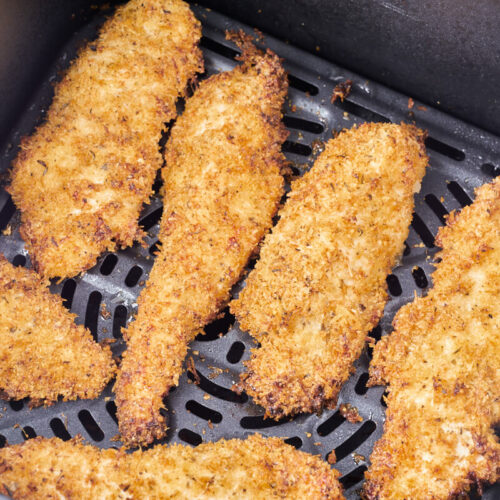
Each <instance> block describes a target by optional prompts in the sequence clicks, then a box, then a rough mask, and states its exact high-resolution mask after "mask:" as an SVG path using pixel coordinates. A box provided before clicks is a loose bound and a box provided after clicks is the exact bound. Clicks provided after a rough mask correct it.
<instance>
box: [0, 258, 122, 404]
mask: <svg viewBox="0 0 500 500" xmlns="http://www.w3.org/2000/svg"><path fill="white" fill-rule="evenodd" d="M47 285H48V282H47V281H46V280H43V279H42V278H40V277H39V276H38V275H37V274H36V273H35V272H34V271H31V270H28V269H25V268H23V267H14V266H13V265H12V264H10V263H9V262H8V261H7V259H5V257H4V256H3V255H0V336H1V339H0V390H1V391H2V397H3V398H6V399H23V398H26V397H30V398H32V401H31V402H32V404H33V403H34V404H39V403H42V402H43V403H45V404H50V403H51V402H54V401H56V400H57V398H58V397H59V396H62V398H63V399H65V400H68V399H76V398H89V399H92V398H96V397H98V396H99V394H100V393H101V391H102V390H103V389H104V387H105V386H106V384H107V383H108V382H109V380H110V379H111V378H112V377H113V375H114V373H115V369H116V365H115V363H114V361H113V359H112V357H111V351H110V349H109V347H101V346H100V345H99V344H97V343H96V342H94V339H93V338H92V335H91V333H90V332H89V331H88V330H87V329H86V328H84V327H83V326H82V325H76V324H75V322H74V319H75V317H76V316H75V315H74V314H71V313H70V312H68V311H67V310H66V308H65V307H64V306H63V304H62V299H61V298H60V297H59V296H57V295H53V294H52V293H50V291H49V290H48V288H47Z"/></svg>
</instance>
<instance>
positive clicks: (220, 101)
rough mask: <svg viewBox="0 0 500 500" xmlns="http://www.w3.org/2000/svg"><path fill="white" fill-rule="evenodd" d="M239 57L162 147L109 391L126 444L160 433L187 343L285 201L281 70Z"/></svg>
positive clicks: (269, 57)
mask: <svg viewBox="0 0 500 500" xmlns="http://www.w3.org/2000/svg"><path fill="white" fill-rule="evenodd" d="M242 59H243V64H242V65H240V66H237V67H236V68H235V69H233V70H232V71H230V72H226V73H220V74H218V75H215V76H212V77H211V78H209V79H208V80H206V81H204V82H202V83H201V85H200V87H199V88H198V90H197V91H196V92H195V94H194V96H193V97H191V99H189V100H188V101H187V102H186V108H185V111H184V113H183V115H182V116H181V117H180V118H179V119H178V120H177V123H176V124H175V126H174V127H173V128H172V133H171V136H170V138H169V141H168V142H167V146H166V153H165V160H166V166H165V167H164V170H163V172H162V173H163V180H164V209H163V217H162V220H161V227H160V235H159V239H160V241H161V243H162V247H161V251H160V253H159V255H158V256H157V257H156V261H155V263H154V266H153V269H152V271H151V273H150V277H149V280H148V282H147V285H146V288H145V289H144V290H143V292H142V293H141V295H140V297H139V299H138V314H137V317H136V319H135V321H134V322H133V323H132V324H131V325H130V327H129V328H128V329H127V330H126V331H125V332H124V336H125V338H126V339H127V342H128V349H127V351H126V352H125V353H124V356H123V360H122V364H121V368H120V370H119V373H118V377H117V382H116V385H115V392H116V404H117V406H118V420H119V424H120V433H121V436H122V441H123V443H124V444H126V445H127V446H134V445H144V444H148V443H150V442H151V441H152V440H153V439H155V438H160V437H162V436H163V435H164V434H165V431H166V425H165V419H164V417H163V416H162V415H161V414H160V408H162V407H163V397H164V396H165V395H166V394H167V393H168V391H169V389H170V388H171V387H172V386H174V385H177V382H178V379H179V375H180V374H181V370H182V362H183V360H184V358H185V356H186V353H187V349H188V343H189V342H191V341H192V340H193V339H194V337H195V336H196V334H198V333H199V332H200V330H201V329H202V328H203V326H204V325H205V324H207V323H208V322H210V321H211V320H213V319H214V318H216V317H217V314H218V313H219V311H220V310H221V308H222V307H223V306H224V305H225V304H226V303H227V301H228V300H229V294H230V290H231V287H232V286H233V285H234V284H235V283H236V281H237V280H238V279H239V277H240V276H241V274H242V272H243V270H244V267H245V265H246V263H247V261H248V259H249V258H250V257H251V255H252V254H253V253H254V252H255V251H256V249H257V246H258V244H259V242H260V240H261V238H262V237H263V235H264V234H265V233H266V231H267V230H268V229H269V228H270V227H271V224H272V217H273V216H274V214H275V213H276V210H277V206H278V203H279V201H280V198H281V196H282V194H283V177H282V175H281V173H280V172H281V168H282V167H283V164H284V161H285V160H284V156H283V155H282V153H281V144H282V142H283V141H284V140H285V138H286V136H287V133H286V131H285V129H284V126H283V125H282V123H281V121H280V119H281V106H282V104H283V101H284V98H285V95H286V92H287V80H286V77H285V72H284V70H283V67H282V66H281V63H280V61H279V59H278V57H277V56H276V55H275V54H273V53H271V52H268V53H267V54H265V55H263V54H261V53H260V52H258V51H256V50H255V48H253V46H250V45H247V44H246V45H245V49H244V54H243V56H242Z"/></svg>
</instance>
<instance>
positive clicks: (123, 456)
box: [0, 434, 344, 500]
mask: <svg viewBox="0 0 500 500" xmlns="http://www.w3.org/2000/svg"><path fill="white" fill-rule="evenodd" d="M0 474H1V479H0V493H3V494H9V495H11V496H12V498H14V499H15V500H17V499H21V498H22V499H26V500H29V499H37V500H38V499H40V498H47V499H49V498H50V499H52V498H54V499H55V498H57V499H59V498H61V497H64V498H79V499H94V498H99V499H103V500H105V499H112V498H113V499H123V500H125V499H127V500H131V499H136V498H151V499H153V498H154V499H163V498H165V499H166V498H179V499H189V500H192V499H193V498H200V499H201V498H214V499H215V498H220V499H222V498H224V499H225V498H241V499H249V500H250V499H251V500H253V499H262V500H264V499H268V498H301V499H311V500H312V499H318V500H319V499H324V500H327V499H330V500H342V499H343V498H344V496H343V495H342V489H341V486H340V484H339V482H338V480H337V478H338V476H339V473H338V472H337V471H336V470H334V469H333V470H332V469H330V467H329V466H328V464H327V463H326V462H324V461H322V460H321V459H320V458H319V457H316V456H313V455H309V454H307V453H304V452H301V451H297V450H295V448H293V447H292V446H290V445H287V444H285V443H284V442H283V441H282V440H281V439H278V438H264V437H262V436H260V435H258V434H255V435H253V436H250V437H249V438H247V439H245V440H239V439H231V440H229V441H225V440H220V441H218V442H216V443H206V444H201V445H199V446H198V447H196V448H191V447H189V446H182V445H172V446H161V445H158V446H156V447H154V448H152V449H149V450H147V451H140V450H139V451H135V452H134V453H131V454H127V453H124V451H123V450H114V449H110V450H101V449H99V448H96V447H94V446H89V445H83V444H81V442H80V441H79V440H78V439H72V440H71V441H67V442H64V441H61V440H59V439H57V438H52V439H44V438H40V437H39V438H35V439H30V440H29V441H27V442H25V443H23V444H21V445H15V446H8V447H6V448H3V449H2V450H0Z"/></svg>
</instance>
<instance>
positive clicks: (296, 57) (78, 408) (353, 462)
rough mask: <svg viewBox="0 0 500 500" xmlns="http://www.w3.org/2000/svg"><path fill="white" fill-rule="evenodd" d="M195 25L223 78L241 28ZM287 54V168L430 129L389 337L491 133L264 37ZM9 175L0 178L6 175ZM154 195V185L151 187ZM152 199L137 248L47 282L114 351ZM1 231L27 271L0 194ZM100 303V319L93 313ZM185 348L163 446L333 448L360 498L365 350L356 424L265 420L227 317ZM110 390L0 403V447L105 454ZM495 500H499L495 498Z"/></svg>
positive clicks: (495, 157) (48, 89)
mask: <svg viewBox="0 0 500 500" xmlns="http://www.w3.org/2000/svg"><path fill="white" fill-rule="evenodd" d="M193 9H194V11H195V14H196V15H197V17H198V18H199V19H200V20H201V21H202V23H203V33H204V37H203V39H202V47H203V52H204V55H205V64H206V75H211V74H213V73H216V72H219V71H226V70H229V69H231V68H232V67H234V65H235V64H236V63H235V61H234V56H235V55H236V54H237V51H236V50H235V47H234V45H232V44H231V43H230V42H227V41H226V40H225V38H224V31H225V30H226V29H232V30H234V29H244V30H245V31H247V32H251V29H249V28H248V27H245V26H243V25H241V24H239V23H237V22H234V21H232V20H230V19H228V18H226V17H224V16H221V15H219V14H217V13H215V12H211V11H207V10H205V9H203V8H201V7H198V6H193ZM103 20H104V15H102V14H97V15H96V17H95V18H94V19H93V20H92V21H91V22H90V23H89V24H88V25H86V26H85V27H84V28H83V29H81V30H80V31H79V32H77V33H75V34H74V36H73V38H72V39H71V40H70V41H69V43H68V44H67V45H66V46H64V47H63V48H62V50H61V53H60V56H59V57H58V59H57V61H56V63H55V64H54V65H53V67H52V68H51V69H50V71H49V72H48V74H47V75H46V78H45V79H44V80H43V81H42V82H41V83H40V87H39V89H38V91H37V92H36V94H35V95H34V96H33V98H32V100H31V102H29V103H27V106H26V109H25V111H24V113H23V114H22V115H21V116H20V117H19V121H18V123H17V125H16V127H15V128H14V130H12V133H11V136H10V138H9V141H8V144H7V145H6V146H5V148H4V149H3V150H2V151H0V161H1V164H0V170H1V171H2V172H6V171H7V169H8V168H9V166H10V163H11V161H12V159H13V157H14V156H15V154H16V151H17V146H18V144H19V141H20V138H21V137H22V136H23V135H26V134H29V133H30V132H31V131H32V130H33V129H34V127H35V126H36V125H37V124H39V123H40V122H41V121H42V120H43V118H44V113H45V111H46V109H47V107H48V105H49V104H50V100H51V98H52V94H53V91H52V82H53V81H54V80H55V79H56V77H57V75H58V73H59V72H60V71H61V70H62V69H64V68H65V67H67V65H68V62H69V61H70V60H71V59H72V58H73V57H74V56H75V55H76V51H77V50H78V48H79V47H80V46H81V45H82V43H84V41H85V40H88V39H91V38H93V37H95V35H96V32H97V30H98V28H99V26H100V25H101V24H102V22H103ZM262 43H263V45H264V46H265V47H269V48H271V49H272V50H274V51H275V52H277V53H278V54H279V55H280V56H281V57H283V58H284V64H285V66H286V68H287V70H288V71H289V80H290V91H289V97H288V99H287V103H286V107H285V117H284V120H285V124H286V126H287V127H288V128H289V130H290V136H289V139H288V141H287V142H286V143H285V145H284V147H283V149H284V151H285V152H286V155H287V157H288V159H289V160H290V161H291V162H292V164H293V168H294V171H295V173H299V172H304V170H306V169H308V168H309V167H310V166H311V164H312V162H313V160H314V157H315V155H316V153H317V152H318V150H320V149H321V148H320V144H321V142H322V141H326V140H328V139H330V138H331V137H332V134H333V133H334V132H335V131H338V130H341V129H342V128H348V127H351V126H352V125H353V124H355V123H360V122H363V121H392V122H400V121H408V122H415V123H416V124H417V125H418V126H419V127H422V128H424V129H427V130H428V131H429V138H428V139H427V149H428V153H429V156H430V166H429V168H428V171H427V174H426V176H425V179H424V181H423V184H422V189H421V192H420V194H418V195H417V197H416V207H415V214H414V218H413V222H412V225H411V229H410V235H409V237H408V240H407V242H406V250H405V252H404V257H403V261H402V263H401V265H400V266H398V267H397V268H396V269H394V271H393V274H391V275H390V276H389V277H388V279H387V282H388V286H389V292H390V300H389V302H388V303H387V307H386V310H385V315H384V317H383V319H382V321H381V322H380V325H379V326H378V327H377V328H375V330H374V331H373V333H372V335H373V336H375V337H378V338H379V337H380V336H381V335H383V334H385V333H387V332H388V331H390V324H391V320H392V317H393V315H394V313H395V311H397V309H399V308H400V307H401V306H402V305H403V304H404V303H406V302H408V301H409V300H411V298H412V297H413V294H414V292H415V291H416V292H417V293H418V294H421V293H423V292H425V290H426V289H427V288H428V287H429V286H431V283H430V273H431V272H432V264H431V262H430V259H431V258H432V256H433V254H434V253H435V251H436V249H435V247H434V244H433V241H434V237H435V235H436V231H437V229H438V227H439V226H440V225H441V224H443V222H444V216H445V215H446V214H447V213H448V212H449V211H451V210H454V209H457V208H460V207H463V206H465V205H467V204H469V203H470V202H471V200H472V198H473V189H474V188H475V187H477V186H479V185H481V184H483V183H484V182H487V181H489V180H490V179H491V178H492V177H493V176H495V175H498V174H499V173H500V169H499V168H498V167H497V166H498V165H500V154H499V152H500V139H499V138H497V137H495V136H492V135H490V134H488V133H486V132H484V131H482V130H479V129H477V128H474V127H472V126H470V125H467V124H466V123H463V122H461V121H458V120H456V119H454V118H452V117H450V116H447V115H444V114H442V113H440V112H438V111H436V110H433V109H431V108H429V107H426V108H423V107H421V106H420V104H419V103H418V102H416V103H415V104H414V106H413V107H412V108H411V109H410V106H409V101H408V97H407V96H403V95H401V94H398V93H396V92H393V91H392V90H390V89H388V88H386V87H383V86H380V85H378V84H376V83H373V82H371V81H368V80H365V79H364V78H363V77H361V76H359V75H356V74H353V73H350V72H348V71H346V70H344V69H342V68H339V67H337V66H335V65H333V64H330V63H327V62H325V61H323V60H321V59H319V58H317V57H315V56H313V55H311V54H308V53H305V52H303V51H301V50H298V49H295V48H293V47H290V46H289V45H287V44H284V43H282V42H280V41H278V40H275V39H273V38H271V37H267V36H266V37H265V38H264V40H263V41H262ZM346 79H351V80H352V81H353V82H354V85H353V89H352V92H351V94H350V95H349V96H348V97H347V98H346V99H345V100H344V102H341V101H340V100H337V101H336V102H335V103H334V104H331V103H330V97H331V95H332V92H333V89H334V87H335V85H336V84H337V83H339V82H342V81H344V80H346ZM5 177H6V176H5ZM155 187H156V192H158V188H159V184H158V183H157V185H156V186H155ZM161 207H162V205H161V199H160V198H159V197H158V196H155V197H153V199H152V200H151V203H150V204H149V205H148V206H147V207H145V208H144V212H143V214H142V216H141V224H142V225H143V227H144V228H145V229H146V230H147V232H148V236H147V239H146V243H147V248H146V249H144V248H143V247H141V246H139V245H135V246H134V247H132V248H129V249H127V250H124V251H120V252H117V253H113V254H112V253H109V254H106V255H103V256H102V257H101V258H100V259H99V262H98V264H97V265H96V266H95V267H94V268H93V269H91V270H89V271H88V272H87V273H85V274H84V275H83V276H81V277H78V278H74V279H68V280H66V281H64V282H63V283H61V284H53V285H52V291H53V292H54V293H59V294H61V295H62V296H63V298H64V299H65V304H66V306H67V307H68V308H69V309H71V311H73V312H74V313H76V314H77V315H78V321H79V322H81V323H84V324H85V326H87V327H88V328H89V329H90V330H91V331H92V333H93V335H94V337H95V338H96V339H98V340H99V341H100V340H102V339H104V338H108V337H111V338H115V339H116V340H117V342H116V344H115V346H114V347H113V349H115V352H117V353H118V352H121V351H122V350H123V347H124V346H123V342H122V340H121V334H120V328H121V327H122V326H124V325H125V324H126V323H127V322H128V321H130V320H131V319H132V317H133V314H134V312H135V310H136V298H137V296H138V294H139V292H140V290H141V287H142V286H143V285H144V281H145V280H146V278H147V275H148V272H149V270H150V269H151V266H152V264H153V258H152V254H153V251H154V249H155V244H156V242H157V233H158V225H159V220H160V216H161ZM7 225H10V227H11V228H12V233H11V234H10V235H2V236H1V238H0V252H3V253H4V254H5V255H6V257H7V258H8V259H9V260H10V261H12V262H13V263H14V264H16V265H27V266H29V265H30V262H29V256H28V255H27V253H26V251H25V249H24V244H23V242H22V240H21V239H20V237H19V232H18V226H19V214H18V212H16V211H15V207H14V205H13V204H12V201H11V199H10V197H9V196H8V194H7V193H6V192H5V191H4V190H3V189H1V190H0V229H2V230H3V229H5V228H6V227H7ZM103 306H104V307H105V311H107V312H109V313H107V312H105V311H104V313H103V309H102V307H103ZM205 331H206V335H204V336H199V337H198V338H197V339H196V341H195V342H193V344H192V346H191V351H190V352H189V356H190V357H192V358H193V360H194V364H195V366H196V369H197V372H198V377H199V384H195V383H193V382H194V379H195V377H194V376H193V375H192V374H191V373H188V372H185V373H184V375H183V376H182V377H181V379H180V383H179V387H177V388H176V389H174V390H172V391H171V393H170V395H169V396H168V397H167V398H166V406H167V407H168V409H169V411H168V421H169V430H168V435H167V438H166V439H165V442H167V443H170V442H183V443H188V444H190V445H197V444H199V443H201V442H202V441H215V440H218V439H220V438H231V437H239V438H243V437H245V436H248V435H249V434H251V433H253V432H256V431H258V432H260V433H262V434H264V435H266V436H280V437H283V438H286V440H287V442H289V443H291V444H292V445H294V446H295V447H296V448H298V449H300V450H303V451H307V452H310V453H314V454H318V455H321V456H322V457H323V458H326V457H327V456H328V454H329V453H330V451H331V450H335V453H336V456H337V464H336V465H335V467H336V468H337V469H338V470H339V471H340V472H341V474H342V478H341V482H342V484H343V485H344V488H345V489H346V495H347V497H348V498H349V499H354V498H357V497H358V491H359V489H360V487H361V484H362V483H361V482H362V479H363V473H364V471H365V470H366V468H367V465H368V457H369V455H370V452H371V450H372V447H373V444H374V442H375V441H376V440H377V439H378V438H379V437H380V436H381V434H382V428H383V422H384V409H385V408H384V403H383V402H382V399H381V398H382V394H383V393H384V388H383V387H374V388H370V389H368V388H367V387H366V381H367V379H368V375H367V370H368V363H369V359H370V353H369V352H368V351H366V352H365V353H364V354H363V355H362V356H361V358H360V359H359V361H358V362H357V363H356V372H355V374H354V375H353V376H352V377H351V378H350V379H349V381H348V382H347V384H346V385H345V386H344V388H343V389H342V391H341V394H340V398H339V404H341V403H347V402H348V403H350V404H352V405H353V406H355V407H357V408H358V410H359V413H360V415H361V416H362V417H363V421H362V422H360V423H357V424H352V423H349V422H347V421H346V420H345V419H344V418H343V417H342V416H341V415H340V413H339V411H338V410H333V411H325V412H324V413H323V414H322V415H320V416H317V415H301V416H298V417H296V418H294V419H293V420H291V421H285V422H280V423H277V422H274V421H273V420H265V419H264V418H263V416H262V415H263V411H262V409H261V408H259V407H257V406H256V405H254V404H253V403H252V402H251V401H250V400H249V399H248V398H247V396H246V395H245V394H242V395H237V394H235V393H234V392H232V391H231V390H230V388H231V385H232V384H233V383H234V382H235V381H236V380H237V379H238V374H239V373H240V372H241V371H242V369H243V365H242V361H244V360H246V359H248V357H249V350H250V348H251V347H252V345H253V343H252V340H251V339H250V337H249V336H248V335H247V334H246V333H244V332H242V331H241V330H240V329H239V328H238V326H237V325H235V324H234V318H233V317H232V316H231V315H230V314H229V313H228V312H227V311H226V312H225V315H224V317H223V318H222V319H219V320H217V321H215V322H214V323H212V324H210V325H208V326H207V327H206V328H205ZM113 398H114V395H113V393H112V391H111V385H110V386H109V387H108V388H107V389H106V390H105V391H104V393H103V394H102V395H101V397H100V398H99V399H97V400H93V401H87V400H85V401H76V402H67V403H63V402H59V403H57V404H55V405H54V406H52V407H49V408H43V407H41V408H36V409H33V410H29V409H28V405H27V404H26V403H27V402H26V401H17V402H9V403H7V402H5V403H4V404H3V405H0V417H1V418H0V445H2V446H3V445H5V443H7V442H8V443H10V444H14V443H19V442H22V441H23V440H25V439H30V438H32V437H34V436H37V435H42V436H46V437H51V436H54V435H55V436H58V437H60V438H62V439H69V438H70V437H71V436H75V435H76V434H82V435H83V436H84V437H85V439H86V440H87V441H88V442H90V443H92V444H95V445H97V446H101V447H113V446H114V447H116V446H119V443H117V442H116V441H114V440H113V437H114V436H116V434H117V432H118V427H117V422H116V416H115V411H116V407H115V404H114V401H113ZM495 494H497V495H498V494H499V489H494V488H490V490H489V491H488V492H487V493H485V494H484V496H483V498H484V499H487V498H489V499H492V498H494V496H495ZM497 498H498V497H497Z"/></svg>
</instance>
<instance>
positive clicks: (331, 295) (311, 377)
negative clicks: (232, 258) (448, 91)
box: [231, 123, 427, 418]
mask: <svg viewBox="0 0 500 500" xmlns="http://www.w3.org/2000/svg"><path fill="white" fill-rule="evenodd" d="M423 138H424V134H423V132H422V131H420V130H418V129H416V128H415V127H413V126H410V125H394V124H375V123H372V124H363V125H361V126H359V127H354V128H352V129H350V130H347V131H344V132H342V133H340V134H339V136H338V137H337V138H335V139H332V140H330V141H329V142H328V143H327V144H326V146H325V150H324V152H323V153H322V154H321V155H320V156H319V157H318V159H317V160H316V162H315V164H314V166H313V167H312V168H311V170H310V171H309V172H307V173H306V174H304V176H303V177H302V178H300V179H298V180H296V181H295V182H294V183H293V184H292V190H291V192H290V194H289V196H288V200H287V202H286V203H285V206H284V207H283V209H282V210H281V211H280V213H279V215H280V220H279V222H278V224H277V225H276V227H274V228H273V231H272V233H270V234H269V235H268V236H267V237H266V238H265V240H264V243H263V245H262V250H261V254H260V255H261V256H260V260H259V261H258V262H257V264H256V266H255V269H254V270H253V271H252V272H251V273H250V275H249V277H248V279H247V284H246V287H245V288H244V289H243V291H242V292H241V294H240V296H239V298H238V299H237V300H235V301H233V302H232V303H231V311H232V312H233V314H235V316H236V318H237V319H238V320H239V323H240V326H241V328H242V329H243V330H245V331H248V332H249V333H250V334H251V335H252V336H253V337H254V338H255V339H256V340H257V341H258V342H259V343H260V344H261V346H260V347H259V348H257V349H254V350H253V351H252V357H251V359H250V360H249V361H248V362H246V372H244V373H243V374H242V375H241V383H240V384H239V389H240V390H244V391H246V393H247V394H248V395H249V396H251V397H252V398H253V399H254V401H255V402H256V403H258V404H259V405H261V406H263V407H264V408H265V410H266V415H267V416H269V417H272V418H281V417H284V416H291V415H294V414H297V413H303V412H307V413H310V412H318V411H320V410H321V409H322V408H324V407H326V408H334V407H335V405H336V402H337V396H338V393H339V390H340V388H341V386H342V384H344V382H345V381H346V380H347V378H348V377H349V375H350V373H351V372H352V371H353V363H354V361H355V360H356V359H357V358H358V357H359V355H360V354H361V351H362V349H363V346H364V345H365V342H366V339H367V335H368V334H369V332H370V331H371V330H372V329H373V327H375V326H376V325H377V323H378V321H379V319H380V317H381V316H382V313H383V310H384V306H385V303H386V301H387V293H386V288H387V285H386V277H387V275H388V274H389V273H390V272H391V269H392V268H393V267H394V265H395V264H396V262H397V260H398V258H399V257H400V256H401V254H402V253H403V249H404V242H405V239H406V237H407V235H408V231H409V225H410V222H411V219H412V212H413V205H414V202H413V195H414V193H415V192H417V191H418V190H419V189H420V182H421V180H422V177H423V175H424V171H425V167H426V165H427V156H426V154H425V148H424V145H423Z"/></svg>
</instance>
